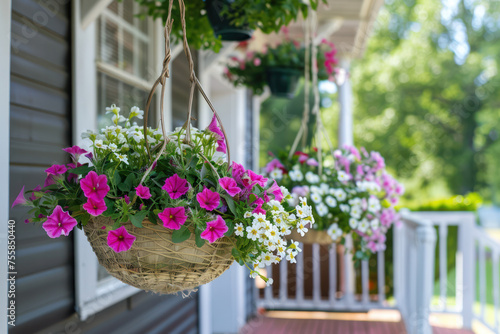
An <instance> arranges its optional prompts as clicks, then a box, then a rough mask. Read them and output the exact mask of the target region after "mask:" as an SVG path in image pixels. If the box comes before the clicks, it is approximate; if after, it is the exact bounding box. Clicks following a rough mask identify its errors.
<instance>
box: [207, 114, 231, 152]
mask: <svg viewBox="0 0 500 334" xmlns="http://www.w3.org/2000/svg"><path fill="white" fill-rule="evenodd" d="M207 129H208V130H210V131H211V132H213V133H215V134H216V136H217V145H218V147H217V149H216V151H217V152H222V153H226V152H227V148H226V141H225V137H224V133H223V132H222V130H221V129H220V128H219V127H218V126H217V118H216V117H215V114H214V116H213V117H212V121H211V122H210V124H209V125H208V127H207Z"/></svg>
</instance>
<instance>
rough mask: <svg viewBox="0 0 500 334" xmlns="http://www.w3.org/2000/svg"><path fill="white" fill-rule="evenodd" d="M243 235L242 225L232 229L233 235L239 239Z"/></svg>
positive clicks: (239, 224)
mask: <svg viewBox="0 0 500 334" xmlns="http://www.w3.org/2000/svg"><path fill="white" fill-rule="evenodd" d="M244 233H245V228H244V227H243V224H242V223H238V224H236V225H235V227H234V234H236V235H237V236H239V237H242V236H243V235H244Z"/></svg>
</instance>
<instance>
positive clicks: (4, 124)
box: [0, 1, 12, 333]
mask: <svg viewBox="0 0 500 334" xmlns="http://www.w3.org/2000/svg"><path fill="white" fill-rule="evenodd" d="M0 13H1V14H0V17H1V20H0V73H3V75H2V76H1V77H0V88H1V89H0V156H2V157H3V158H2V160H1V162H0V184H2V185H3V190H2V191H1V192H0V221H1V222H2V223H3V224H4V225H3V226H4V227H3V228H4V230H3V231H1V232H0V254H1V256H0V273H1V277H0V309H1V310H5V312H6V310H7V303H8V301H7V235H8V226H9V224H7V221H8V220H9V161H10V159H9V145H10V133H9V126H10V121H9V119H10V36H11V33H10V21H11V14H12V9H11V2H10V1H1V2H0ZM6 313H7V312H6ZM7 319H8V318H7V317H6V316H5V315H4V316H3V317H0V332H2V333H7Z"/></svg>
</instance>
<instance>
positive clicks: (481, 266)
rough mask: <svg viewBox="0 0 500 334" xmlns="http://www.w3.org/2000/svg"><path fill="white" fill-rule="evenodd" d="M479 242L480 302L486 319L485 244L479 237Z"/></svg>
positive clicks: (482, 313) (482, 317)
mask: <svg viewBox="0 0 500 334" xmlns="http://www.w3.org/2000/svg"><path fill="white" fill-rule="evenodd" d="M478 243H479V302H480V304H481V319H482V320H483V321H484V320H485V316H484V312H485V305H486V266H485V251H484V250H485V245H484V244H483V242H482V241H481V239H478Z"/></svg>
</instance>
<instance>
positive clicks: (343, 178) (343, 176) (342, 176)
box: [337, 170, 351, 182]
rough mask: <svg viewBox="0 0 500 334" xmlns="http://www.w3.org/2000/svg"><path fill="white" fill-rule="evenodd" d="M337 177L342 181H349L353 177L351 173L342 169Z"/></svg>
mask: <svg viewBox="0 0 500 334" xmlns="http://www.w3.org/2000/svg"><path fill="white" fill-rule="evenodd" d="M337 178H338V179H339V181H340V182H345V181H349V180H350V179H351V177H350V175H349V174H347V173H346V172H344V171H341V170H340V171H339V172H338V177H337Z"/></svg>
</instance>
